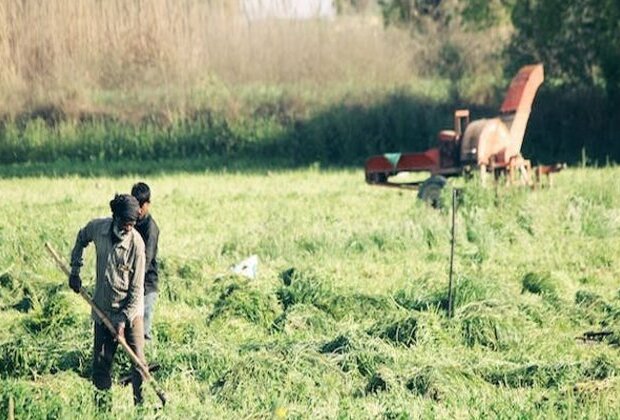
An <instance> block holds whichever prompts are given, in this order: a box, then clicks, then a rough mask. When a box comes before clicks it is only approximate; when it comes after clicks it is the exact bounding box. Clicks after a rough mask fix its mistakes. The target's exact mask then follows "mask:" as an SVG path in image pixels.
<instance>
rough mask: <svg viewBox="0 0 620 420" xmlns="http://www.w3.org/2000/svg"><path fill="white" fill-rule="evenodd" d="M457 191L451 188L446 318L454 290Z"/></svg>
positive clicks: (451, 314) (449, 314)
mask: <svg viewBox="0 0 620 420" xmlns="http://www.w3.org/2000/svg"><path fill="white" fill-rule="evenodd" d="M458 193H459V190H458V188H454V189H453V190H452V241H451V244H450V277H449V281H448V318H452V316H453V315H454V309H453V300H454V292H453V288H452V284H453V283H452V274H453V273H454V244H455V242H456V235H455V234H456V199H457V196H458Z"/></svg>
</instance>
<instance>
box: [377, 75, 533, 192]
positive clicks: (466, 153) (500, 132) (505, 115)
mask: <svg viewBox="0 0 620 420" xmlns="http://www.w3.org/2000/svg"><path fill="white" fill-rule="evenodd" d="M543 79H544V75H543V66H542V64H535V65H528V66H525V67H523V68H521V69H520V70H519V72H518V73H517V75H516V76H515V77H514V78H513V79H512V82H511V84H510V87H509V88H508V92H507V93H506V98H505V99H504V102H503V103H502V106H501V107H500V114H499V116H497V117H495V118H485V119H480V120H475V121H472V122H470V121H469V111H468V110H457V111H455V113H454V129H453V130H442V131H440V132H439V134H438V139H437V141H438V145H437V147H435V148H432V149H429V150H426V151H424V152H417V153H385V154H383V155H377V156H372V157H370V158H369V159H368V160H367V161H366V165H365V174H366V182H368V183H370V184H377V185H385V186H399V187H403V186H405V187H407V186H409V187H411V186H414V187H415V186H417V185H419V184H422V182H421V181H416V182H405V183H403V182H393V181H391V180H390V177H392V176H394V175H397V174H399V173H402V172H430V173H431V177H433V176H438V175H439V176H443V177H449V176H457V175H461V174H462V173H464V172H469V171H471V170H473V169H474V168H476V169H479V170H480V172H481V175H484V174H485V173H486V172H489V171H495V172H496V173H497V171H498V170H499V171H507V172H510V174H511V175H512V174H513V173H517V172H518V173H520V174H521V176H522V177H524V178H527V180H526V181H527V182H529V169H530V164H529V161H527V160H525V159H523V157H522V156H521V152H520V151H521V144H522V143H523V136H524V134H525V127H526V125H527V121H528V119H529V116H530V111H531V106H532V102H533V101H534V97H535V95H536V91H537V90H538V87H539V86H540V84H541V83H542V82H543Z"/></svg>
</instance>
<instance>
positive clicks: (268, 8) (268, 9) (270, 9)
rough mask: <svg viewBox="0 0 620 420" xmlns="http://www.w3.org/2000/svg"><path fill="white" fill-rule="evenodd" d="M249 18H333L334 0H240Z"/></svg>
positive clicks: (334, 10) (334, 13) (334, 12)
mask: <svg viewBox="0 0 620 420" xmlns="http://www.w3.org/2000/svg"><path fill="white" fill-rule="evenodd" d="M240 2H241V8H242V10H243V13H244V14H245V16H246V18H247V19H250V20H256V19H268V18H276V19H316V18H323V19H324V18H328V19H329V18H333V17H334V16H336V7H335V5H334V1H333V0H240Z"/></svg>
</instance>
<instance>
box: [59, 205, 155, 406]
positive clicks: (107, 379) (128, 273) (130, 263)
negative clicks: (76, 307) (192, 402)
mask: <svg viewBox="0 0 620 420" xmlns="http://www.w3.org/2000/svg"><path fill="white" fill-rule="evenodd" d="M110 208H111V209H112V217H111V218H103V219H94V220H91V221H90V222H88V224H87V225H86V226H85V227H84V228H82V229H81V230H80V231H79V233H78V235H77V239H76V240H75V246H74V247H73V251H72V252H71V274H70V276H69V286H70V287H71V288H72V289H73V290H74V291H75V292H76V293H79V291H80V287H81V286H82V280H81V278H80V269H81V267H82V265H83V258H82V254H83V251H84V248H86V247H87V246H88V244H89V243H91V242H93V243H94V244H95V252H96V256H97V262H96V265H97V274H96V280H95V294H94V296H93V301H94V303H95V304H96V305H97V306H98V307H99V308H100V309H101V310H102V311H103V313H104V314H105V315H107V317H108V318H109V319H110V321H112V324H113V325H115V326H116V330H117V333H118V335H121V336H123V335H124V336H125V339H126V341H127V344H129V346H130V347H131V349H132V350H133V351H134V352H135V353H136V355H137V356H138V358H139V359H141V360H142V361H143V362H144V363H146V361H145V358H144V324H143V316H144V298H143V296H144V262H145V252H144V242H143V241H142V237H140V234H139V233H138V232H136V231H135V230H133V226H134V225H135V224H136V221H137V220H138V215H139V208H140V206H139V204H138V200H136V199H135V198H134V197H132V196H131V195H129V194H122V195H116V196H115V197H114V199H113V200H112V201H110ZM92 317H93V320H94V321H95V346H94V354H93V383H94V384H95V387H97V389H98V390H100V391H108V390H109V389H110V388H111V386H112V376H111V374H112V362H113V360H114V353H115V352H116V348H117V346H118V342H117V341H116V340H115V339H114V335H113V334H112V333H110V331H108V329H107V328H106V327H105V325H104V324H103V322H102V320H101V319H100V318H99V317H98V316H97V315H96V314H95V313H94V311H93V313H92ZM132 376H133V377H132V385H133V395H134V403H135V404H141V403H142V379H143V378H142V376H141V374H140V373H139V372H138V370H137V369H135V368H134V369H133V372H132ZM97 403H98V405H100V406H103V408H109V406H110V403H111V396H110V393H109V392H100V393H98V394H97Z"/></svg>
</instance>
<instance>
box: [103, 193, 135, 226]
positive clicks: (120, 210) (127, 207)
mask: <svg viewBox="0 0 620 420" xmlns="http://www.w3.org/2000/svg"><path fill="white" fill-rule="evenodd" d="M110 209H111V210H112V216H114V218H115V219H117V220H119V221H120V222H121V223H129V222H136V221H137V220H138V215H139V214H140V204H138V200H136V198H135V197H133V196H131V195H129V194H116V195H115V196H114V199H113V200H112V201H110Z"/></svg>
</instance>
